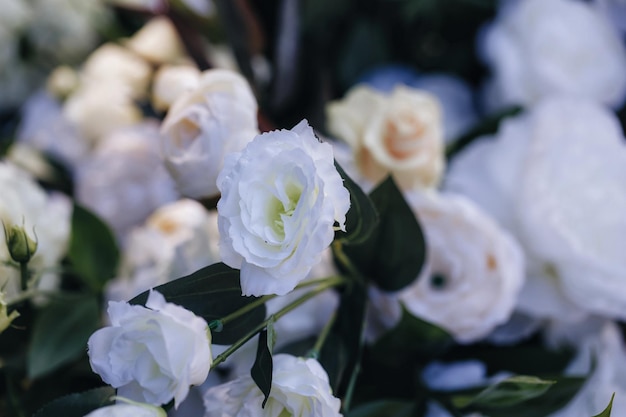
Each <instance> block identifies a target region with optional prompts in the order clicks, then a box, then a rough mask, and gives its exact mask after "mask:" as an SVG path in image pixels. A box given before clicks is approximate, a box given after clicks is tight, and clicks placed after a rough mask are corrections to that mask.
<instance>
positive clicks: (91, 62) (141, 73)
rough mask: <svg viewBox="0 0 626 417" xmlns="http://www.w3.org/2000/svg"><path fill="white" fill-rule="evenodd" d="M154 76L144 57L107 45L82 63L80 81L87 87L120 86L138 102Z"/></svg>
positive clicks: (119, 47)
mask: <svg viewBox="0 0 626 417" xmlns="http://www.w3.org/2000/svg"><path fill="white" fill-rule="evenodd" d="M138 33H140V32H138ZM151 76H152V68H151V67H150V64H149V63H148V62H146V61H145V60H144V59H143V58H141V57H140V56H138V55H136V54H135V53H133V52H132V51H131V50H130V49H127V48H124V47H123V46H120V45H116V44H114V43H106V44H104V45H102V46H100V47H99V48H98V49H96V50H95V51H94V52H93V53H92V54H91V55H89V57H88V58H87V60H86V61H85V63H84V64H83V67H82V71H81V82H82V83H83V84H86V85H87V86H89V85H99V86H106V87H109V86H113V85H121V86H123V87H125V88H126V89H127V91H128V94H129V96H130V97H131V98H133V99H136V98H141V97H144V96H145V95H146V92H147V91H148V85H149V83H150V78H151Z"/></svg>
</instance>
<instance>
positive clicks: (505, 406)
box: [449, 376, 585, 417]
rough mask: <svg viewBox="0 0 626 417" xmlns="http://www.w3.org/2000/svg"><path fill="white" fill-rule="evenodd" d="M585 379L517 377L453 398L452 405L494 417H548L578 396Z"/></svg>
mask: <svg viewBox="0 0 626 417" xmlns="http://www.w3.org/2000/svg"><path fill="white" fill-rule="evenodd" d="M584 382H585V378H579V377H553V378H550V379H549V380H544V379H540V378H537V377H528V376H514V377H511V378H508V379H506V380H504V381H501V382H498V383H496V384H493V385H491V386H487V387H482V388H476V389H470V390H462V391H457V392H455V393H452V394H450V397H449V399H450V403H451V405H452V406H454V407H455V409H461V410H463V412H464V413H466V412H473V411H477V412H479V413H482V414H484V415H488V416H490V417H544V416H548V415H550V414H552V413H554V412H555V411H557V410H560V409H561V408H563V407H564V406H565V405H566V404H567V403H568V402H569V401H571V399H572V398H573V397H574V395H576V393H577V392H578V391H579V389H580V388H581V386H582V385H583V384H584Z"/></svg>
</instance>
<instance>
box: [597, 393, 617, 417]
mask: <svg viewBox="0 0 626 417" xmlns="http://www.w3.org/2000/svg"><path fill="white" fill-rule="evenodd" d="M614 398H615V393H613V395H611V401H609V405H607V406H606V408H605V409H604V411H602V412H601V413H600V414H597V415H595V416H593V417H611V410H612V409H613V399H614Z"/></svg>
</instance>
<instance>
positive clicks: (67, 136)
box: [15, 91, 90, 168]
mask: <svg viewBox="0 0 626 417" xmlns="http://www.w3.org/2000/svg"><path fill="white" fill-rule="evenodd" d="M15 136H16V139H17V141H18V142H19V143H24V144H25V145H27V146H32V147H33V148H35V149H39V150H40V151H43V152H46V153H47V154H49V155H51V156H53V157H55V158H56V159H58V160H59V161H61V162H63V163H64V164H66V165H67V166H68V167H70V168H74V167H75V165H76V164H77V163H78V162H79V161H81V160H82V159H83V158H85V157H86V156H87V154H88V152H89V149H90V147H89V143H88V142H87V141H85V140H84V139H83V138H82V137H81V136H80V135H79V133H78V131H77V129H76V128H75V127H74V126H73V125H72V123H71V122H70V121H69V120H68V119H67V118H66V117H65V116H64V115H63V109H62V107H61V104H60V103H59V102H58V101H57V100H56V99H54V98H52V97H51V96H50V95H49V94H47V93H45V92H43V91H40V92H38V93H36V94H33V95H32V96H31V97H30V98H29V99H28V100H27V101H26V102H25V103H24V106H23V107H22V113H21V122H20V125H19V127H18V129H17V132H16V135H15Z"/></svg>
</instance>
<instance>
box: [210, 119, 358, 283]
mask: <svg viewBox="0 0 626 417" xmlns="http://www.w3.org/2000/svg"><path fill="white" fill-rule="evenodd" d="M217 184H218V187H219V189H220V191H221V193H222V197H221V199H220V201H219V202H218V204H217V210H218V213H219V217H218V225H219V230H220V255H221V257H222V260H223V262H224V263H226V264H228V265H229V266H231V267H233V268H240V269H241V288H242V290H243V294H244V295H263V294H278V295H284V294H286V293H288V292H289V291H291V290H293V289H294V288H295V286H296V285H297V284H298V283H299V282H300V281H302V280H303V279H304V278H306V276H307V274H308V273H309V272H310V270H311V268H313V266H314V265H316V264H317V263H319V261H320V259H321V256H322V253H323V251H324V250H325V249H326V248H327V247H328V246H329V245H330V243H331V242H332V240H333V237H334V229H333V225H334V223H335V222H338V224H339V226H340V227H341V228H344V227H345V225H344V223H345V215H346V212H347V211H348V208H349V207H350V196H349V193H348V190H346V189H345V188H344V187H343V182H342V179H341V176H340V175H339V173H338V172H337V170H336V169H335V166H334V164H333V151H332V147H331V146H330V145H328V144H325V143H320V142H319V141H318V139H317V138H316V137H315V134H314V133H313V129H312V128H311V127H310V126H309V125H308V123H307V122H306V120H303V121H302V122H300V123H299V124H298V125H297V126H295V127H294V128H293V129H291V130H278V131H273V132H269V133H264V134H262V135H259V136H257V137H255V138H254V140H253V141H252V142H250V144H249V145H248V146H247V147H246V148H245V149H244V150H243V151H242V152H241V153H234V154H231V155H227V157H226V161H225V163H224V169H223V170H222V172H221V173H220V176H219V177H218V179H217Z"/></svg>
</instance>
